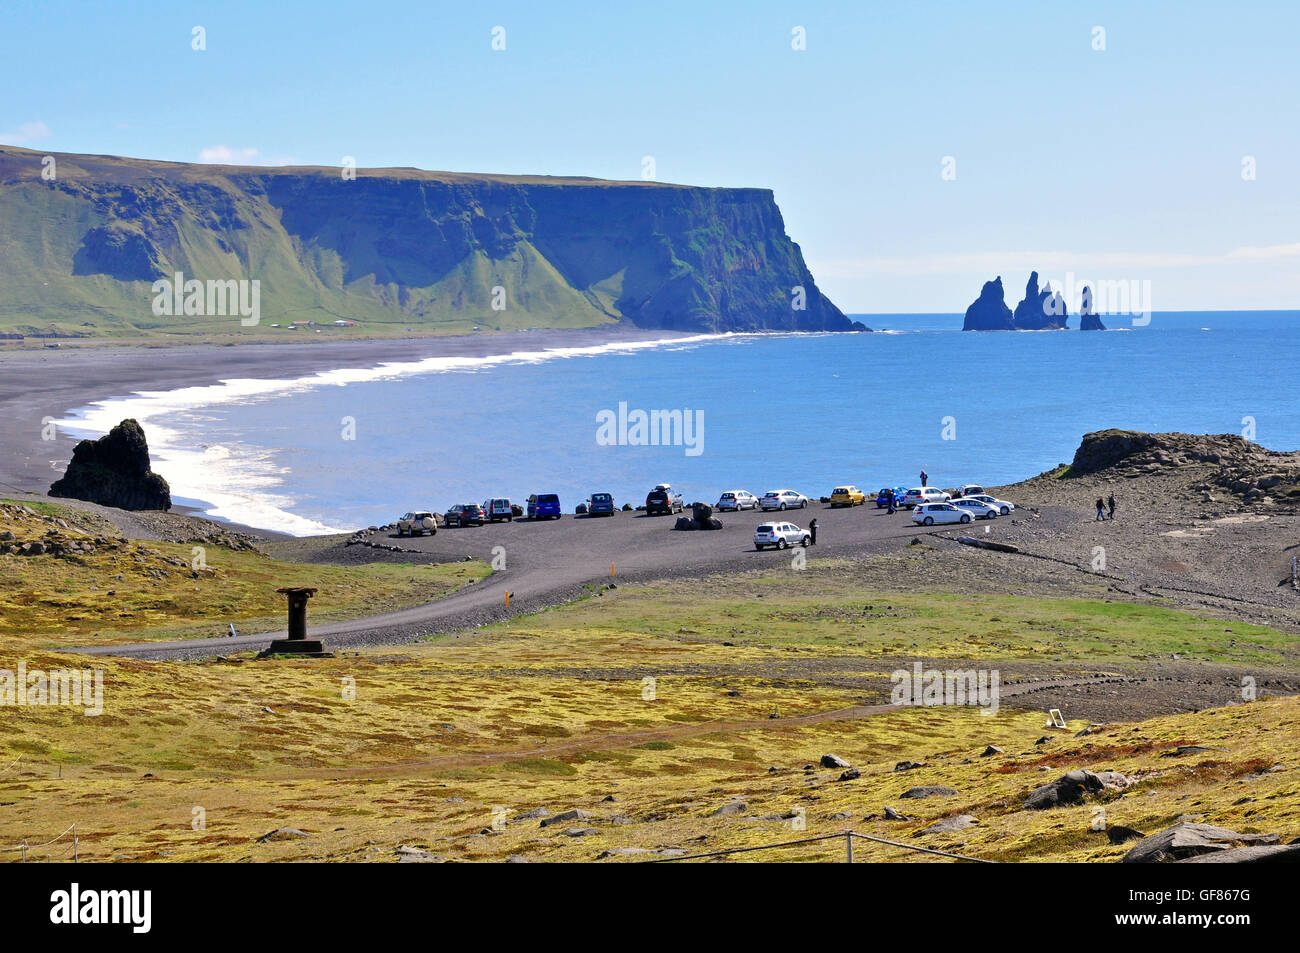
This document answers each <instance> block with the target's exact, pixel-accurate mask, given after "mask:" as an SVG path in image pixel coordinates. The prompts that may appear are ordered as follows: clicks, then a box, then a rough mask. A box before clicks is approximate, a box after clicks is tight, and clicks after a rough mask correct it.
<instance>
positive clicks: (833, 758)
mask: <svg viewBox="0 0 1300 953" xmlns="http://www.w3.org/2000/svg"><path fill="white" fill-rule="evenodd" d="M820 763H821V766H822V767H823V768H847V767H848V766H849V763H848V762H847V761H845V760H844V759H843V758H841V757H840V756H839V755H837V754H824V755H822V758H821V762H820Z"/></svg>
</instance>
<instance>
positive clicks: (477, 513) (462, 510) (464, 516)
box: [442, 503, 485, 526]
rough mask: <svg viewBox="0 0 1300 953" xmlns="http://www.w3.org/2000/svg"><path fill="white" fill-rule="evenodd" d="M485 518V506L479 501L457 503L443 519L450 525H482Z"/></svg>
mask: <svg viewBox="0 0 1300 953" xmlns="http://www.w3.org/2000/svg"><path fill="white" fill-rule="evenodd" d="M484 519H485V514H484V512H483V507H481V506H479V505H478V504H477V503H457V504H456V505H455V506H453V507H452V508H451V509H449V510H448V511H447V513H446V515H445V516H443V518H442V521H443V523H445V524H446V525H448V526H482V525H483V521H484Z"/></svg>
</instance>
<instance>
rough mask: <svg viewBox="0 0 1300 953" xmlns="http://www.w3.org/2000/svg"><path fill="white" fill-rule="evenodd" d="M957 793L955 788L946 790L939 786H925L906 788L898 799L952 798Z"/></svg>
mask: <svg viewBox="0 0 1300 953" xmlns="http://www.w3.org/2000/svg"><path fill="white" fill-rule="evenodd" d="M956 793H957V789H956V788H946V787H944V786H943V785H941V784H927V785H922V786H921V787H916V788H908V789H907V790H906V791H904V792H903V793H902V794H900V795H899V797H907V798H924V797H952V796H953V795H955V794H956Z"/></svg>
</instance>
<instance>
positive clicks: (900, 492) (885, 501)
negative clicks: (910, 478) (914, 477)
mask: <svg viewBox="0 0 1300 953" xmlns="http://www.w3.org/2000/svg"><path fill="white" fill-rule="evenodd" d="M890 494H893V497H894V508H895V509H897V508H899V507H901V506H902V505H903V497H904V496H906V495H907V487H905V486H894V487H889V486H887V487H885V488H884V489H882V490H881V491H880V492H879V493H877V494H876V509H878V510H883V509H884V508H885V507H886V506H888V505H889V497H890Z"/></svg>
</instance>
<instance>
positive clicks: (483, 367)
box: [61, 311, 1300, 535]
mask: <svg viewBox="0 0 1300 953" xmlns="http://www.w3.org/2000/svg"><path fill="white" fill-rule="evenodd" d="M855 317H859V318H860V319H861V320H863V321H864V322H865V323H867V324H868V325H869V326H871V327H873V328H877V329H882V328H883V329H887V330H886V333H877V334H843V335H837V334H800V335H723V336H698V337H695V338H691V339H687V340H682V341H673V342H668V343H645V342H638V343H631V344H611V345H602V346H596V347H585V348H567V349H557V350H555V351H547V352H538V351H534V352H528V353H519V354H513V355H501V356H498V357H492V358H454V359H453V358H433V359H429V360H427V361H422V362H418V363H413V364H403V365H394V364H388V365H384V366H381V367H365V368H361V367H355V368H341V369H338V370H336V371H333V372H326V373H322V374H318V375H314V376H312V377H307V378H300V379H295V380H268V381H231V382H227V383H224V384H220V385H214V386H212V387H196V388H186V389H184V390H179V391H171V392H165V393H145V394H135V395H122V397H120V398H116V399H114V400H111V401H105V402H101V403H99V404H97V405H94V406H91V407H86V408H76V409H75V412H73V413H71V414H69V415H68V418H67V419H66V420H64V421H61V425H62V426H64V427H65V428H67V429H68V430H70V431H73V432H75V433H76V434H77V435H79V436H80V435H85V434H98V433H103V432H105V431H106V430H107V429H108V428H109V427H110V426H112V425H113V424H114V423H116V422H117V421H119V420H121V419H122V418H123V417H127V416H134V417H136V418H137V419H139V420H141V422H142V423H143V424H144V425H145V428H146V431H147V432H148V434H149V441H150V447H151V450H152V451H153V456H154V468H155V469H156V470H157V471H158V472H160V473H162V474H163V476H165V477H166V478H167V479H168V480H169V481H170V482H171V485H172V488H173V496H174V497H175V498H176V499H177V500H178V501H180V502H189V503H191V504H193V505H197V506H200V507H201V508H202V509H203V510H204V511H206V512H208V513H209V514H210V515H213V516H216V517H218V518H222V519H228V520H232V521H236V522H241V523H246V524H249V525H254V526H259V527H262V528H266V529H275V530H280V531H283V532H288V533H293V534H296V535H302V534H309V533H316V532H325V531H329V530H350V529H353V528H356V527H358V526H362V525H367V524H371V523H378V522H388V521H390V520H392V519H394V518H395V517H397V516H399V515H400V514H401V513H402V512H404V511H405V510H408V509H417V508H419V509H425V508H427V509H437V510H444V509H446V508H447V507H448V506H450V505H451V504H453V503H459V502H470V501H481V500H483V499H484V498H486V497H488V496H508V497H510V498H511V499H512V500H515V501H516V502H522V501H523V500H524V498H525V497H527V496H528V494H530V493H547V492H553V493H558V494H560V498H561V502H562V503H563V505H564V507H565V510H566V512H571V511H572V508H573V505H574V504H576V503H578V502H581V501H582V500H583V499H585V498H586V497H587V496H588V495H589V494H591V493H592V492H595V491H601V490H603V491H607V492H610V493H613V494H614V497H615V500H616V502H617V503H619V504H620V505H621V504H622V503H624V502H631V503H633V504H637V503H643V502H644V501H645V494H646V492H647V491H648V490H649V489H650V488H651V487H652V486H653V485H654V484H655V483H657V482H661V481H664V482H669V483H672V484H673V485H674V486H675V487H676V488H678V489H680V490H681V491H682V493H683V494H684V496H685V497H686V499H687V501H688V502H689V501H691V500H694V499H702V500H706V501H710V502H712V501H715V500H716V499H717V496H718V494H719V493H720V492H721V491H723V490H726V489H734V488H744V489H748V490H751V491H752V492H754V493H758V494H761V493H763V492H765V491H767V490H770V489H779V488H785V487H790V488H793V489H796V490H799V491H801V492H803V493H806V494H808V495H809V496H819V495H822V494H827V493H829V492H830V490H831V488H832V487H833V486H834V485H835V484H837V483H856V484H857V485H858V486H859V487H861V488H863V489H864V490H870V491H874V490H875V489H877V488H879V487H881V486H886V485H894V484H899V483H902V484H907V485H909V486H911V485H915V484H916V483H917V479H918V476H919V473H920V471H921V469H922V468H924V469H925V470H926V471H927V472H928V473H929V477H930V482H931V483H932V484H935V485H940V486H951V485H954V484H957V483H962V482H979V483H986V484H989V485H996V484H1000V483H1008V482H1014V481H1017V480H1021V479H1024V478H1026V477H1029V476H1032V475H1034V474H1036V473H1039V472H1041V471H1043V470H1046V469H1049V468H1050V467H1052V466H1054V465H1056V464H1057V463H1059V462H1063V461H1068V460H1069V459H1070V458H1071V456H1072V455H1073V453H1074V449H1075V447H1077V446H1078V443H1079V438H1080V437H1081V436H1082V435H1083V434H1084V433H1086V432H1088V431H1091V430H1098V429H1103V428H1106V427H1122V428H1130V429H1136V430H1152V431H1166V430H1181V431H1187V432H1192V433H1242V432H1243V431H1244V430H1246V429H1247V428H1248V427H1250V426H1253V427H1254V433H1255V439H1256V440H1257V441H1258V442H1260V443H1262V444H1263V445H1265V446H1267V447H1270V448H1273V449H1280V450H1291V449H1296V448H1300V400H1297V397H1300V394H1298V393H1297V381H1298V380H1300V375H1298V374H1297V367H1298V366H1300V338H1298V337H1297V334H1296V330H1297V328H1298V327H1300V312H1294V311H1292V312H1279V311H1271V312H1196V313H1193V312H1181V313H1170V314H1161V313H1156V314H1155V315H1153V316H1152V318H1151V322H1150V324H1149V325H1146V326H1144V327H1130V326H1127V319H1110V318H1107V323H1111V322H1112V321H1113V322H1114V323H1115V324H1116V325H1117V326H1118V327H1117V329H1116V330H1111V331H1107V332H1098V333H1086V334H1085V333H1080V332H1077V331H1070V332H1032V333H1029V332H1027V333H987V334H974V333H963V332H961V331H960V330H957V329H959V328H960V327H961V317H960V316H959V315H859V316H855ZM620 404H622V405H625V414H624V416H625V418H628V417H629V416H630V417H631V418H632V421H633V422H635V421H634V418H635V415H634V413H633V412H634V411H637V410H642V411H646V412H649V411H652V410H678V411H682V412H684V413H685V412H689V413H688V414H687V415H686V416H687V417H689V419H690V420H692V421H695V420H699V421H700V423H701V424H702V427H701V428H700V429H699V431H698V432H691V433H689V434H687V433H685V432H683V431H678V435H679V436H680V437H682V438H683V440H684V438H685V437H687V436H690V437H691V438H694V439H692V440H691V441H690V444H689V445H686V443H685V442H683V444H682V445H670V446H640V445H631V444H630V443H622V444H620V443H618V442H617V433H618V427H617V425H616V424H615V425H614V426H613V427H612V428H609V429H611V430H612V432H613V434H614V436H615V442H614V443H613V444H612V445H610V444H609V441H608V440H605V441H602V440H601V439H600V433H599V431H600V427H599V422H600V421H601V420H602V419H604V418H606V417H611V416H612V417H614V418H615V419H617V417H618V415H619V408H620ZM684 419H685V418H684ZM631 433H632V434H635V428H633V430H632V431H631ZM670 436H671V435H670Z"/></svg>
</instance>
